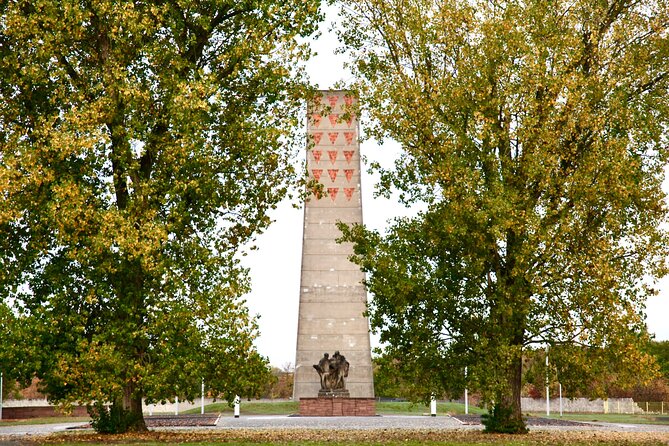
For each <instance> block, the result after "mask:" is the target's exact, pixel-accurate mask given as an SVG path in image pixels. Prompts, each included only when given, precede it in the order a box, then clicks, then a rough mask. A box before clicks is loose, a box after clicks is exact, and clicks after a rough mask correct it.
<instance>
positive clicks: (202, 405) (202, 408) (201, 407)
mask: <svg viewBox="0 0 669 446" xmlns="http://www.w3.org/2000/svg"><path fill="white" fill-rule="evenodd" d="M200 415H204V378H202V400H201V401H200Z"/></svg>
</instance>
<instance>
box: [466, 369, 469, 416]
mask: <svg viewBox="0 0 669 446" xmlns="http://www.w3.org/2000/svg"><path fill="white" fill-rule="evenodd" d="M468 414H469V395H468V394H467V367H465V415H468Z"/></svg>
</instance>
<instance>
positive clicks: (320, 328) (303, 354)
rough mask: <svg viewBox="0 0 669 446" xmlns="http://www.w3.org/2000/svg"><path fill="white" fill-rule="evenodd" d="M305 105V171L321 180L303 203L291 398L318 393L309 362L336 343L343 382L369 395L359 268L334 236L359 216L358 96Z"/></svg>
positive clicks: (358, 394) (331, 96)
mask: <svg viewBox="0 0 669 446" xmlns="http://www.w3.org/2000/svg"><path fill="white" fill-rule="evenodd" d="M320 93H321V95H320V97H318V98H317V99H316V100H315V101H312V102H311V103H310V104H309V106H308V111H307V117H308V119H307V121H308V122H307V131H308V135H309V145H308V148H307V153H306V158H307V170H308V172H309V176H310V179H312V180H315V181H317V182H319V183H320V184H321V188H320V192H321V193H312V194H311V196H310V197H309V198H308V200H307V202H306V203H305V208H304V235H303V243H302V273H301V281H300V307H299V318H298V329H297V348H296V355H295V386H294V392H293V398H294V399H295V400H296V401H297V400H299V399H300V398H310V397H316V395H318V391H319V389H320V388H321V384H320V380H319V377H318V374H317V373H316V371H314V368H313V365H314V364H317V363H318V361H319V359H320V358H322V357H323V353H324V352H330V353H332V352H334V351H337V350H339V351H340V352H341V354H342V355H344V356H346V359H347V360H348V361H349V362H350V370H349V376H348V377H347V379H346V388H347V389H348V391H349V392H350V395H351V397H354V398H373V397H374V382H373V374H372V361H371V349H370V340H369V322H368V320H367V318H366V317H365V315H364V312H365V310H366V304H367V291H366V290H365V287H364V286H363V285H362V280H363V279H364V274H363V273H362V271H360V267H359V266H358V265H355V264H353V263H352V262H351V261H350V260H349V259H348V258H349V256H350V255H352V254H353V248H352V245H351V244H350V243H346V244H340V243H337V238H339V237H341V231H340V230H339V229H338V228H337V222H342V223H346V224H351V223H362V202H361V195H360V143H359V128H358V127H359V126H358V120H357V119H356V116H355V110H354V108H355V102H356V99H355V98H354V97H353V96H351V95H349V94H348V93H347V92H344V91H321V92H320Z"/></svg>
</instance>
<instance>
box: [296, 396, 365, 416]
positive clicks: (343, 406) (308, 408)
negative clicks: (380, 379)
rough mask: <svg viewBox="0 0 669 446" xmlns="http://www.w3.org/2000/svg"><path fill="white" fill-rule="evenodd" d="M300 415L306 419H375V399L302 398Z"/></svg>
mask: <svg viewBox="0 0 669 446" xmlns="http://www.w3.org/2000/svg"><path fill="white" fill-rule="evenodd" d="M300 415H301V416H304V417H373V416H375V415H376V400H375V399H374V398H328V397H325V398H324V397H320V398H300Z"/></svg>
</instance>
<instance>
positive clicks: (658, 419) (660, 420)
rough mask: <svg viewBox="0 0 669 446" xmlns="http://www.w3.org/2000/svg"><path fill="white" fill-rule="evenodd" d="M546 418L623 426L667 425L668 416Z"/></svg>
mask: <svg viewBox="0 0 669 446" xmlns="http://www.w3.org/2000/svg"><path fill="white" fill-rule="evenodd" d="M530 415H532V416H537V417H545V416H546V415H545V414H544V413H532V414H530ZM548 418H555V419H558V420H559V419H562V420H573V421H594V422H597V421H602V422H605V423H624V424H669V415H653V414H634V415H632V414H617V413H606V414H604V413H565V414H564V415H563V416H562V417H560V415H555V414H551V416H550V417H548Z"/></svg>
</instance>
